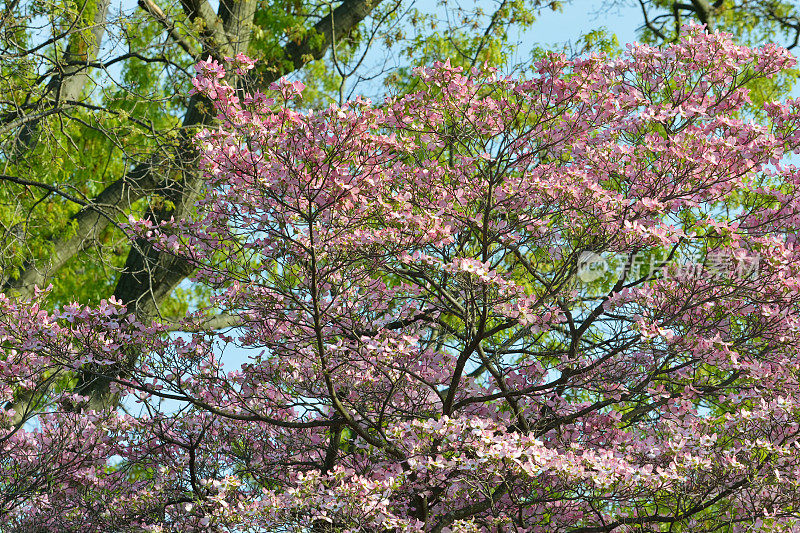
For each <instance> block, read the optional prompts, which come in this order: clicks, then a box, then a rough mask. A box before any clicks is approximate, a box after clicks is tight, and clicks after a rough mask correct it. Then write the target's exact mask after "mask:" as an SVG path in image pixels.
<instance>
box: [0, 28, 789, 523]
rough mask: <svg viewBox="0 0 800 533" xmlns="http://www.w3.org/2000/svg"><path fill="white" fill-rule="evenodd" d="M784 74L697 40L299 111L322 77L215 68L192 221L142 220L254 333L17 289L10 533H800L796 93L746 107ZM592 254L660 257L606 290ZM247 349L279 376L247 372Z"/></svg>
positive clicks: (431, 80) (3, 317) (445, 71)
mask: <svg viewBox="0 0 800 533" xmlns="http://www.w3.org/2000/svg"><path fill="white" fill-rule="evenodd" d="M228 62H229V66H228V68H233V69H238V70H239V71H240V72H244V71H246V70H247V69H249V68H251V67H252V61H251V60H249V59H248V58H246V57H244V56H237V57H236V58H229V59H228ZM793 64H794V61H793V59H792V58H791V56H790V55H789V53H788V52H787V51H786V50H783V49H781V48H778V47H775V46H765V47H762V48H759V49H751V48H746V47H741V46H737V45H735V44H733V43H732V41H731V39H730V38H729V36H727V35H724V34H707V33H705V32H704V31H703V29H702V28H700V27H692V28H691V29H690V30H689V31H688V32H687V33H686V34H685V35H684V36H683V38H682V40H681V41H680V42H679V43H677V44H674V45H671V46H668V47H665V48H663V49H656V48H651V47H648V46H642V45H634V46H631V47H629V48H628V50H627V52H626V53H625V54H624V55H623V56H621V57H619V58H614V59H612V58H608V57H605V56H599V55H592V56H588V57H583V58H579V59H574V60H568V59H566V58H565V57H562V56H559V55H551V56H549V57H547V58H546V59H542V60H541V61H539V62H538V63H537V64H536V65H535V66H536V74H535V75H534V76H532V77H531V78H530V79H528V80H518V79H514V78H507V77H502V76H499V75H498V74H497V73H496V71H494V70H493V69H490V68H484V69H474V70H472V71H470V72H467V71H464V70H463V69H461V68H455V67H453V66H451V65H450V64H449V63H447V62H446V63H440V64H436V65H434V66H433V67H431V68H421V69H419V70H418V71H417V73H416V74H417V78H418V85H417V90H416V91H415V92H413V93H411V94H409V95H406V96H403V97H398V98H390V99H387V100H386V101H385V102H383V103H381V104H380V105H373V104H372V103H371V102H369V101H365V100H361V99H359V100H356V101H353V102H350V103H348V104H346V105H344V106H341V107H339V106H331V107H330V108H328V109H325V110H322V111H316V112H310V111H309V112H299V111H297V110H296V108H295V107H294V106H295V105H296V100H297V98H298V97H300V96H301V94H302V90H303V87H302V84H298V83H290V82H287V81H282V82H280V83H277V84H275V85H274V86H273V88H272V89H273V94H270V95H265V94H261V93H257V94H247V93H244V92H240V91H238V90H235V89H234V88H232V87H230V86H229V85H227V84H226V82H225V66H224V65H222V64H219V63H217V62H215V61H213V60H211V59H209V61H203V62H201V63H200V64H199V65H198V66H197V71H198V77H197V79H196V80H195V83H194V87H195V91H197V92H198V93H201V94H203V95H205V96H206V97H207V98H209V99H210V101H211V102H213V104H214V106H215V108H216V110H217V112H218V120H219V127H218V128H215V129H209V130H206V131H203V132H202V133H200V134H199V135H198V137H197V145H198V147H199V149H200V151H201V155H202V160H203V168H204V170H205V172H207V175H208V188H207V190H206V192H205V194H204V196H203V200H202V201H201V202H199V203H198V206H197V216H196V217H195V218H193V219H191V220H174V221H171V222H169V223H165V224H161V225H158V226H154V225H153V224H151V223H150V222H149V221H147V220H134V219H131V220H130V223H129V225H128V228H130V231H131V232H132V233H133V234H136V235H138V236H144V237H147V238H149V239H150V240H151V241H152V242H154V243H156V245H157V246H159V247H160V248H161V249H164V250H168V251H170V252H171V253H174V254H179V255H181V256H184V257H186V258H188V259H190V260H191V261H193V263H194V264H195V265H196V267H197V270H196V281H197V282H198V283H206V284H208V285H209V286H210V287H211V288H212V289H213V290H214V295H215V296H214V300H213V305H214V309H216V310H220V309H221V310H224V311H225V312H226V313H227V314H229V315H232V316H235V317H237V318H238V320H239V326H238V327H237V328H236V329H234V330H231V331H226V332H222V333H220V332H216V333H215V332H209V333H194V334H191V335H183V336H177V337H176V336H174V335H168V334H166V330H167V326H166V325H163V324H158V323H156V324H152V325H144V324H140V323H139V322H137V321H136V320H134V319H133V318H132V317H131V316H129V315H127V314H126V312H125V309H124V308H123V307H122V306H120V305H119V303H118V302H107V303H103V304H102V305H101V306H100V307H98V308H83V307H80V306H77V305H75V306H68V307H65V308H63V309H60V310H57V311H54V312H52V313H48V312H45V311H43V310H41V309H40V308H39V307H38V306H39V303H38V299H36V300H34V301H31V302H27V301H16V300H14V299H11V298H9V297H5V296H4V297H2V299H0V395H2V400H3V401H4V402H6V403H7V405H8V406H12V405H15V406H16V405H21V404H24V405H27V406H28V408H29V410H30V412H25V413H17V412H14V411H13V410H11V409H10V407H9V408H7V409H6V410H4V411H0V418H2V422H3V425H2V427H3V428H5V429H3V430H2V432H0V455H1V456H2V457H3V459H2V460H0V469H2V472H0V487H1V488H2V496H0V527H2V529H3V530H4V531H5V530H8V531H32V530H35V529H36V528H40V530H41V528H44V529H46V530H50V531H56V530H58V531H62V530H64V531H66V530H69V531H98V532H99V531H276V532H278V531H298V532H299V531H352V532H357V531H362V532H372V531H431V532H446V531H520V532H521V531H527V532H531V533H549V532H558V531H565V532H566V531H570V532H574V533H578V532H583V533H590V532H603V531H608V532H611V531H620V532H622V531H693V532H700V531H732V532H733V531H752V530H770V531H773V530H774V531H793V530H796V528H797V527H800V514H798V513H800V511H798V509H800V486H799V485H800V481H798V480H800V439H798V432H800V383H799V382H798V378H799V377H800V248H798V247H797V245H796V234H797V232H798V226H800V216H798V213H800V171H798V169H797V168H796V167H795V166H793V165H792V164H790V162H789V161H788V157H787V154H790V153H791V152H792V151H795V150H797V149H798V147H800V123H799V122H798V117H800V102H796V101H788V102H784V103H768V104H766V105H765V106H763V108H762V109H757V110H753V109H754V108H753V107H752V106H751V105H750V104H751V102H750V100H749V97H748V86H750V84H752V83H756V82H758V81H759V80H761V79H763V78H768V77H771V76H774V75H776V74H778V73H780V72H781V71H782V70H784V69H787V68H790V67H791V66H793ZM748 117H749V118H748ZM754 117H757V119H756V118H754ZM586 251H592V252H610V253H614V254H616V255H618V256H621V257H627V256H631V255H633V254H639V255H641V254H651V255H653V256H654V257H655V256H657V257H660V258H663V261H662V263H663V264H662V265H661V267H662V268H659V269H653V271H652V272H649V273H648V272H644V273H640V272H637V275H636V276H633V275H629V274H630V272H628V271H625V270H623V271H622V272H621V273H617V274H619V275H614V276H605V277H600V278H598V279H592V280H590V281H589V282H583V281H581V280H580V279H579V277H578V276H577V275H576V274H577V269H578V266H579V258H580V257H581V254H582V253H584V252H586ZM680 253H691V254H692V255H693V256H694V257H699V258H701V264H700V268H698V269H696V270H694V271H693V272H692V274H691V275H686V274H684V275H681V276H677V275H673V274H674V273H675V269H676V268H677V267H676V266H675V265H674V264H672V263H670V261H671V258H673V257H675V256H676V254H680ZM720 255H724V256H729V257H732V258H736V259H737V260H746V259H754V258H758V263H757V264H758V269H757V270H756V271H752V272H748V273H747V275H742V276H735V275H729V276H725V275H719V273H718V272H716V273H715V272H707V271H706V270H704V264H703V262H702V258H712V257H717V256H720ZM711 274H714V275H711ZM201 314H202V313H201V312H198V313H197V314H193V315H191V316H188V317H186V319H185V329H186V330H187V331H197V329H198V327H197V326H198V324H199V323H200V322H201V321H202V317H201ZM231 344H233V345H237V346H242V347H246V348H248V349H251V350H253V351H252V353H253V354H258V355H253V356H252V357H251V358H250V359H249V360H248V362H247V363H246V364H244V365H241V367H239V368H230V365H228V366H225V365H224V362H225V359H226V355H225V353H226V352H225V347H226V345H231ZM132 354H136V357H132ZM131 360H138V363H137V364H136V366H135V367H134V368H129V365H126V362H129V361H131ZM79 369H80V370H81V371H82V372H83V373H84V374H85V373H86V372H87V371H88V372H89V373H90V374H92V375H94V376H96V379H107V380H109V381H111V382H112V390H113V392H114V394H116V395H118V396H119V398H120V399H121V401H122V402H123V405H126V406H128V407H127V412H128V413H127V414H123V413H122V412H121V411H119V412H118V411H113V410H94V409H93V408H92V405H93V404H92V402H91V401H90V399H88V398H83V397H82V396H81V395H80V391H81V387H80V383H78V384H76V383H74V377H73V376H74V375H75V373H74V372H75V371H77V370H79ZM21 399H27V400H28V401H27V402H21V401H20V400H21ZM130 406H137V407H136V408H135V409H134V408H132V407H130Z"/></svg>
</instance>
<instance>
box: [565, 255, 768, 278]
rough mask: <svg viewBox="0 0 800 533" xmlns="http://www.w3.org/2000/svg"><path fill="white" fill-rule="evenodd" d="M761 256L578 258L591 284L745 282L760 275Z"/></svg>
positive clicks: (582, 274) (581, 273)
mask: <svg viewBox="0 0 800 533" xmlns="http://www.w3.org/2000/svg"><path fill="white" fill-rule="evenodd" d="M758 265H759V256H758V255H748V254H747V253H744V252H743V251H740V250H737V251H735V252H712V253H708V254H701V253H699V252H698V253H696V254H685V253H684V254H679V255H675V256H673V257H667V256H666V254H660V253H659V252H658V251H648V252H639V253H635V254H621V253H615V252H602V253H597V252H589V251H585V252H582V253H581V254H580V256H579V257H578V272H577V276H578V279H579V280H581V281H582V282H584V283H591V282H593V281H597V280H599V279H603V278H606V277H609V278H612V277H613V279H615V280H618V279H620V278H621V277H622V276H625V278H626V279H628V280H632V281H633V280H638V279H641V278H673V279H688V278H718V279H719V278H729V279H744V278H749V277H751V276H753V275H755V274H757V273H758Z"/></svg>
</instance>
